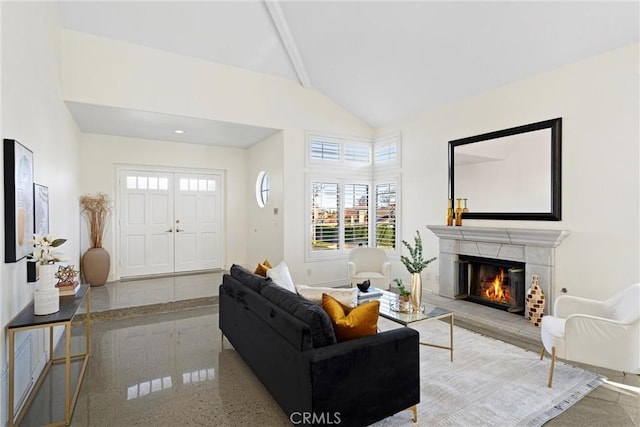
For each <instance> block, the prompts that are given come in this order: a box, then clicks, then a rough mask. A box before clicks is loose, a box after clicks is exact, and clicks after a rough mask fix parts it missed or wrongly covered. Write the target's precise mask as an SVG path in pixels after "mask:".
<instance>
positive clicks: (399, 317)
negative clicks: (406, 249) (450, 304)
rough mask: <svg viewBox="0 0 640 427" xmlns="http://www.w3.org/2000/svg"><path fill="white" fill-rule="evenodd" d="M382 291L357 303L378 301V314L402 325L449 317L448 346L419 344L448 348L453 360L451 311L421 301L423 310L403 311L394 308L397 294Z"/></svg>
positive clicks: (428, 344) (396, 302)
mask: <svg viewBox="0 0 640 427" xmlns="http://www.w3.org/2000/svg"><path fill="white" fill-rule="evenodd" d="M379 291H380V293H382V295H381V296H378V297H373V298H370V299H359V300H358V304H362V303H364V302H366V301H376V300H377V301H380V312H379V313H380V316H382V317H384V318H386V319H389V320H391V321H393V322H396V323H399V324H401V325H403V326H409V325H411V324H412V323H417V322H424V321H428V320H436V319H444V318H446V317H448V318H449V346H448V347H447V346H444V345H439V344H431V343H426V342H422V341H420V345H426V346H429V347H435V348H441V349H444V350H449V352H450V353H451V361H452V362H453V311H451V310H447V309H444V308H440V307H436V306H434V305H431V304H427V303H423V304H422V306H423V307H424V311H419V312H411V313H405V312H401V311H397V310H394V307H397V305H398V294H396V293H394V292H390V291H386V290H384V289H380V290H379Z"/></svg>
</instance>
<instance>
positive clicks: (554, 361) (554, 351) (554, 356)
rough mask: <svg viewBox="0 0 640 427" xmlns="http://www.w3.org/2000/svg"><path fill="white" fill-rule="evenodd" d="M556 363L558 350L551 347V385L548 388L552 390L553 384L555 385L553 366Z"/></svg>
mask: <svg viewBox="0 0 640 427" xmlns="http://www.w3.org/2000/svg"><path fill="white" fill-rule="evenodd" d="M555 363H556V348H555V347H551V368H550V369H549V384H548V385H547V387H549V388H551V383H553V365H555Z"/></svg>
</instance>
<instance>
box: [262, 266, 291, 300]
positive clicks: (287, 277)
mask: <svg viewBox="0 0 640 427" xmlns="http://www.w3.org/2000/svg"><path fill="white" fill-rule="evenodd" d="M267 277H270V278H271V280H273V282H274V283H275V284H276V285H278V286H281V287H283V288H285V289H286V290H288V291H291V292H293V293H295V292H296V285H295V284H294V283H293V279H292V278H291V273H289V269H288V268H287V264H285V263H284V261H281V262H280V264H278V265H276V266H275V267H271V268H270V269H268V270H267Z"/></svg>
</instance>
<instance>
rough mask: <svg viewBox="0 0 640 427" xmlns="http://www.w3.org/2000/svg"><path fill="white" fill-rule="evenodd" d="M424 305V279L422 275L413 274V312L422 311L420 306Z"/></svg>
mask: <svg viewBox="0 0 640 427" xmlns="http://www.w3.org/2000/svg"><path fill="white" fill-rule="evenodd" d="M421 304H422V277H420V273H413V274H412V275H411V307H412V308H413V311H417V312H419V311H420V305H421Z"/></svg>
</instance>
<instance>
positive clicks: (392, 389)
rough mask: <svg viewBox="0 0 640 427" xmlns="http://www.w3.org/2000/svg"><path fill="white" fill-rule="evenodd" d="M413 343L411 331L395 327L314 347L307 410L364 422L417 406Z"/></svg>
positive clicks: (416, 357)
mask: <svg viewBox="0 0 640 427" xmlns="http://www.w3.org/2000/svg"><path fill="white" fill-rule="evenodd" d="M419 347H420V345H419V334H418V332H417V331H415V330H414V329H411V328H398V329H393V330H390V331H385V332H381V333H378V334H376V335H371V336H367V337H362V338H358V339H355V340H351V341H346V342H342V343H338V344H336V345H332V346H327V347H322V348H319V349H316V350H314V351H313V356H312V357H311V359H310V365H311V366H310V369H311V381H312V384H313V402H314V408H313V410H314V411H319V412H340V414H341V419H342V422H343V424H344V425H368V424H370V423H373V422H375V421H377V420H379V419H382V418H385V417H388V416H390V415H392V414H394V413H396V412H399V411H402V410H404V409H407V408H409V407H411V406H413V405H416V404H418V403H419V402H420V349H419ZM355 395H357V398H356V400H354V396H355ZM365 402H369V403H374V404H364V403H365ZM359 403H363V404H359ZM341 425H342V424H341Z"/></svg>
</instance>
